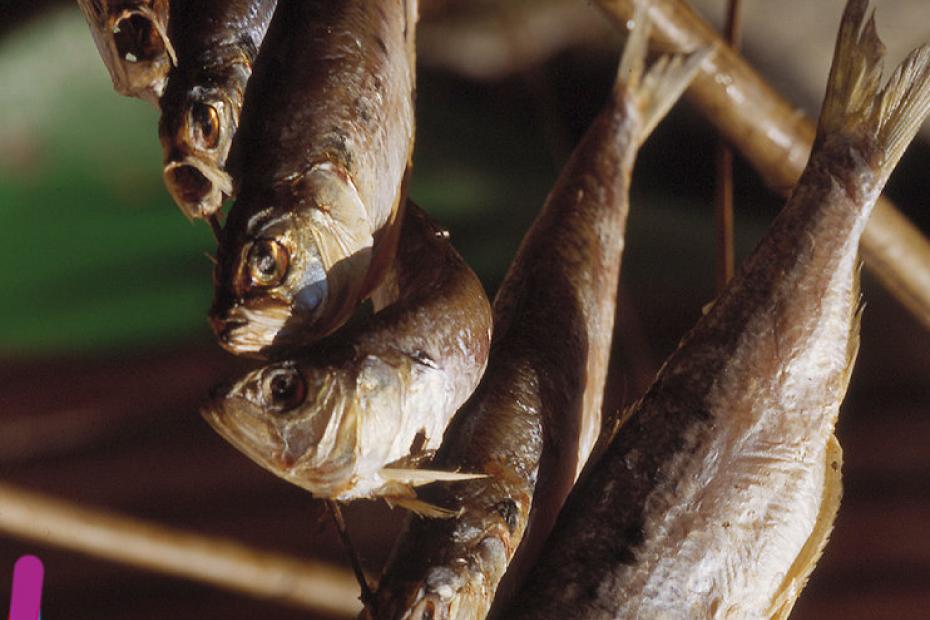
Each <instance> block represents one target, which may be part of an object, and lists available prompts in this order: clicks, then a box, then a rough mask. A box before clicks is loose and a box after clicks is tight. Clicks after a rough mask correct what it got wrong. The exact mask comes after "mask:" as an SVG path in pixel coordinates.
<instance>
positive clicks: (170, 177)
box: [162, 157, 232, 220]
mask: <svg viewBox="0 0 930 620" xmlns="http://www.w3.org/2000/svg"><path fill="white" fill-rule="evenodd" d="M162 174H163V176H164V179H165V186H166V187H167V188H168V193H169V194H171V197H172V198H174V201H175V203H177V205H178V207H179V208H180V209H181V212H182V213H183V214H184V215H185V216H186V217H187V218H188V219H190V220H193V219H207V218H209V217H210V216H212V215H213V214H214V213H216V212H217V211H219V210H220V207H222V206H223V196H224V195H226V196H229V195H231V194H232V178H231V177H230V176H229V174H227V173H226V171H224V170H223V169H222V168H219V167H217V165H216V164H215V163H214V162H205V161H203V160H202V159H200V158H195V157H187V158H185V159H183V160H181V161H170V162H168V163H167V164H165V168H164V171H163V173H162Z"/></svg>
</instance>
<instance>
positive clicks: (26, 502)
mask: <svg viewBox="0 0 930 620" xmlns="http://www.w3.org/2000/svg"><path fill="white" fill-rule="evenodd" d="M0 532H3V533H6V534H7V535H10V536H14V537H17V538H23V539H27V540H31V541H34V542H36V543H39V544H43V545H50V546H56V547H63V548H65V549H70V550H72V551H78V552H81V553H86V554H88V555H92V556H94V557H99V558H104V559H107V560H111V561H114V562H119V563H122V564H128V565H130V566H135V567H137V568H141V569H144V570H149V571H155V572H159V573H164V574H167V575H172V576H175V577H182V578H185V579H190V580H193V581H199V582H203V583H208V584H211V585H215V586H218V587H221V588H225V589H227V590H232V591H235V592H240V593H243V594H247V595H250V596H254V597H257V598H262V599H272V600H275V601H277V602H281V603H286V604H290V605H294V606H297V607H302V608H305V609H313V610H318V611H322V612H326V613H329V614H333V615H337V616H345V617H352V616H355V615H356V614H357V613H358V612H359V611H360V610H361V604H360V603H359V601H358V584H356V582H355V579H354V577H353V576H352V574H351V573H349V572H348V571H344V570H340V569H337V568H334V567H332V566H329V565H327V564H323V563H319V562H312V561H307V560H296V559H292V558H288V557H286V556H283V555H279V554H275V553H269V552H266V551H260V550H256V549H252V548H249V547H246V546H244V545H240V544H238V543H235V542H232V541H229V540H224V539H221V538H215V537H210V536H202V535H199V534H194V533H190V532H184V531H180V530H174V529H171V528H167V527H164V526H160V525H155V524H152V523H147V522H145V521H141V520H138V519H133V518H129V517H125V516H121V515H117V514H113V513H109V512H105V511H102V510H94V509H88V508H82V507H78V506H76V505H74V504H72V503H70V502H67V501H63V500H59V499H53V498H50V497H47V496H44V495H41V494H38V493H34V492H31V491H24V490H22V489H18V488H16V487H14V486H12V485H8V484H4V483H0Z"/></svg>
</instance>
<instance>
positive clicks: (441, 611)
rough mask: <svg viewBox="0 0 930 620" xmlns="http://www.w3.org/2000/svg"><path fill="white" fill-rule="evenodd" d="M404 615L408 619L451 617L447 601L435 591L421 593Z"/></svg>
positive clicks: (445, 618)
mask: <svg viewBox="0 0 930 620" xmlns="http://www.w3.org/2000/svg"><path fill="white" fill-rule="evenodd" d="M404 617H405V618H407V619H408V620H448V619H449V618H450V617H451V614H450V609H449V603H448V602H444V601H443V600H442V598H441V597H440V596H439V595H438V594H436V593H435V592H430V593H429V594H423V595H421V597H420V598H419V600H417V601H416V602H415V603H414V604H413V606H412V607H411V608H410V612H409V613H408V614H406V615H405V616H404Z"/></svg>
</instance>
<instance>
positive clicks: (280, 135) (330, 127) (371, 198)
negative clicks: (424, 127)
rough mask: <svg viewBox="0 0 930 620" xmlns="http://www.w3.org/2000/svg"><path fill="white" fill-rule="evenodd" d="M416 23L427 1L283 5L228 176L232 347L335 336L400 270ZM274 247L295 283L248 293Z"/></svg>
mask: <svg viewBox="0 0 930 620" xmlns="http://www.w3.org/2000/svg"><path fill="white" fill-rule="evenodd" d="M416 15H417V3H416V1H415V0H387V1H384V2H370V1H368V0H338V1H337V0H287V1H281V2H279V4H278V8H277V10H276V13H275V16H274V18H273V19H272V24H271V26H270V28H269V31H268V35H267V37H266V40H265V44H264V46H263V48H262V51H261V53H260V54H259V60H258V61H257V63H256V67H255V71H254V75H253V77H252V80H251V81H250V84H249V87H248V89H247V92H246V97H245V103H244V104H243V110H242V120H241V125H240V130H239V132H238V133H237V135H236V139H235V143H234V145H233V149H232V152H231V154H230V161H229V166H228V167H229V169H230V171H231V173H232V175H233V178H234V179H236V181H237V183H238V184H239V187H238V200H237V202H236V203H235V205H234V206H233V208H232V209H231V211H230V214H229V218H228V221H227V224H226V226H225V228H224V231H223V235H222V238H221V241H220V247H219V253H218V257H217V258H218V267H217V270H216V278H215V279H216V293H215V297H214V304H213V307H212V309H211V320H212V324H213V326H214V330H215V331H216V333H217V336H218V337H219V339H220V342H221V344H222V345H223V346H224V347H226V348H227V349H229V350H230V351H232V352H234V353H237V354H247V355H261V354H262V352H263V350H264V349H265V348H267V347H268V346H270V345H272V344H278V343H279V342H283V341H288V342H295V341H297V340H299V341H300V342H302V343H305V344H306V343H309V342H312V341H314V340H318V339H319V338H321V337H323V336H325V335H327V334H329V333H331V332H333V331H334V330H336V329H337V328H338V327H339V326H341V325H342V324H343V323H345V321H346V320H347V319H348V318H349V316H351V314H352V313H353V312H354V311H355V309H356V307H357V306H358V304H359V303H360V302H361V301H362V300H364V299H365V298H366V297H367V296H368V295H369V294H370V293H371V291H372V290H373V289H374V288H375V287H376V286H377V285H378V284H379V283H380V281H381V279H382V277H383V275H384V273H385V271H386V269H387V267H388V266H389V265H390V262H391V259H392V257H393V255H394V251H395V248H396V241H397V229H398V226H397V224H398V223H399V222H400V216H401V211H402V206H403V203H404V196H405V193H406V188H405V183H406V175H407V171H408V167H409V164H410V158H411V153H412V149H413V134H414V117H413V97H414V86H415V85H414V78H415V74H414V50H413V39H414V30H415V24H416ZM299 227H304V228H303V229H299ZM264 240H267V241H269V242H274V243H277V244H278V245H279V250H281V251H283V253H286V254H287V255H288V258H289V264H290V267H291V269H290V271H289V273H287V274H285V273H284V272H281V273H278V274H276V275H277V276H279V277H278V278H277V279H276V280H274V281H269V282H270V283H265V280H264V279H262V278H258V280H260V281H259V282H257V283H256V281H255V279H253V280H252V281H251V285H249V284H250V283H249V282H246V283H245V284H246V286H240V285H241V284H242V283H243V280H242V279H240V278H239V275H240V273H241V271H242V269H243V266H244V263H246V262H248V260H249V252H250V251H251V248H252V247H253V246H254V244H255V243H257V242H260V241H264ZM295 240H296V244H295V243H292V242H294V241H295ZM279 254H281V252H279ZM297 254H300V255H301V256H297ZM298 269H299V270H300V271H299V272H298V271H297V270H298ZM256 284H257V285H256Z"/></svg>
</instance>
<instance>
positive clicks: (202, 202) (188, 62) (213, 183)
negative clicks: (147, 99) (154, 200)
mask: <svg viewBox="0 0 930 620" xmlns="http://www.w3.org/2000/svg"><path fill="white" fill-rule="evenodd" d="M276 3H277V1H276V0H187V1H184V2H174V3H173V4H172V6H171V19H170V21H169V28H168V35H169V40H170V41H171V43H172V45H173V46H174V50H175V52H176V54H177V66H175V67H173V68H172V69H171V71H170V73H169V74H168V82H167V85H166V87H165V90H164V93H163V95H162V97H161V99H160V101H159V107H160V108H161V120H160V122H159V126H158V134H159V138H160V139H161V143H162V150H163V152H164V166H165V167H164V177H165V184H166V186H167V187H168V191H169V192H170V193H171V195H172V197H173V198H174V199H175V202H177V203H178V206H179V207H180V208H181V210H182V211H183V212H184V214H185V215H187V216H188V217H189V218H206V217H209V216H210V215H212V214H213V213H215V212H216V211H217V210H218V209H219V208H220V207H221V206H222V201H223V195H224V194H225V195H227V196H229V195H231V194H232V189H233V188H232V180H231V179H230V177H229V175H228V174H227V173H226V171H225V164H226V157H227V155H228V153H229V148H230V146H231V144H232V138H233V135H234V134H235V132H236V128H237V127H238V125H239V113H240V111H241V109H242V100H243V96H244V94H245V87H246V83H247V82H248V80H249V77H250V76H251V74H252V64H253V63H254V61H255V57H256V56H257V55H258V50H259V48H260V47H261V44H262V40H263V39H264V37H265V32H266V31H267V29H268V24H269V22H270V21H271V16H272V14H273V13H274V9H275V5H276Z"/></svg>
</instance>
